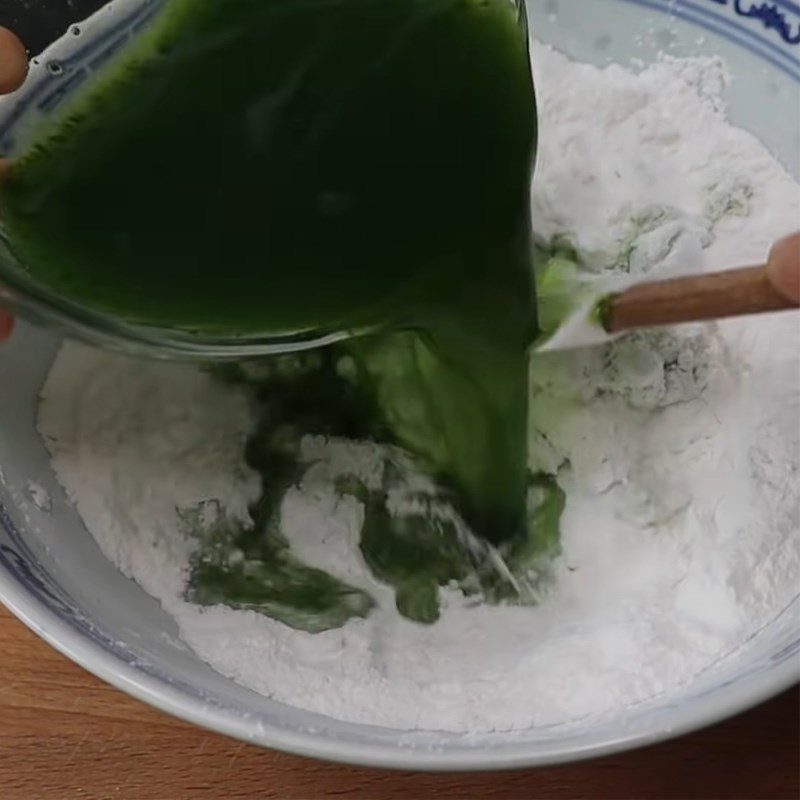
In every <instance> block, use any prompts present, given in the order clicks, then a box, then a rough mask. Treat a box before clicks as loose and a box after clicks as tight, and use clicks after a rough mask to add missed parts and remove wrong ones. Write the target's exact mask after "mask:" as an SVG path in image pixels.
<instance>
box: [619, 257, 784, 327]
mask: <svg viewBox="0 0 800 800" xmlns="http://www.w3.org/2000/svg"><path fill="white" fill-rule="evenodd" d="M797 307H798V304H797V303H795V302H792V301H791V300H789V299H788V298H787V297H785V296H784V295H783V294H781V293H780V292H779V291H778V290H777V289H776V288H775V286H774V285H773V284H772V282H771V281H770V279H769V277H768V276H767V268H766V266H764V265H762V266H758V267H743V268H741V269H733V270H728V271H726V272H714V273H710V274H707V275H692V276H690V277H686V278H673V279H671V280H665V281H654V282H652V283H644V284H641V285H639V286H634V287H633V288H632V289H628V290H627V291H625V292H621V293H620V294H617V295H614V296H613V297H611V298H609V300H608V303H607V306H606V310H605V311H606V313H605V317H604V320H603V322H604V325H605V328H606V330H607V331H608V332H609V333H619V332H622V331H628V330H632V329H634V328H648V327H654V326H657V325H674V324H677V323H680V322H702V321H704V320H711V319H723V318H725V317H738V316H742V315H745V314H761V313H764V312H767V311H784V310H787V309H792V308H797Z"/></svg>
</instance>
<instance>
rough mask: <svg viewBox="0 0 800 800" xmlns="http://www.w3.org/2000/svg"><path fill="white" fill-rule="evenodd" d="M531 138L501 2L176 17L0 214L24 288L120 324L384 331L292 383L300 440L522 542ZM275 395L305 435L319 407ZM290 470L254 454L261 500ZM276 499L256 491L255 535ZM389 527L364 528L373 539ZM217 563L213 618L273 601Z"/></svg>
mask: <svg viewBox="0 0 800 800" xmlns="http://www.w3.org/2000/svg"><path fill="white" fill-rule="evenodd" d="M535 142H536V111H535V100H534V92H533V86H532V81H531V75H530V66H529V59H528V52H527V35H526V33H525V31H524V30H523V28H522V26H521V25H520V22H519V19H518V12H517V10H516V8H515V6H514V5H512V4H511V3H509V2H506V0H167V1H166V2H165V3H164V5H163V7H162V9H161V10H160V11H159V13H158V15H157V17H156V19H155V21H154V22H153V23H151V25H150V27H149V28H148V29H147V30H146V31H145V32H143V33H141V34H140V35H139V36H138V38H137V39H136V40H135V41H134V42H133V43H132V44H130V45H129V46H128V47H127V48H126V50H125V51H124V53H123V54H122V55H121V56H119V57H118V58H117V59H116V60H115V61H114V62H113V63H112V65H111V66H109V67H107V68H105V69H104V70H103V71H102V72H101V74H100V75H99V76H98V77H96V78H95V79H94V80H93V81H92V82H91V83H90V84H89V85H88V86H86V87H83V88H82V89H81V90H79V91H78V93H77V94H76V96H75V97H74V98H72V99H71V100H70V101H69V102H68V103H67V104H65V106H64V108H63V109H61V110H59V112H58V113H56V114H55V115H54V116H53V117H52V118H51V119H50V120H49V121H48V122H47V123H46V124H45V125H43V127H42V129H41V130H40V131H38V132H37V135H36V136H35V137H34V138H33V140H32V141H31V143H30V145H29V146H28V147H27V149H26V151H25V152H23V153H20V154H17V155H16V156H15V159H14V161H13V164H12V167H11V170H10V172H9V174H8V177H7V181H6V182H5V184H4V187H3V191H2V193H0V212H1V213H2V216H3V219H4V224H5V228H6V231H7V233H8V236H9V238H10V241H11V244H12V248H13V250H14V251H15V253H16V255H17V256H18V258H19V261H20V262H21V263H22V264H24V265H25V268H26V270H27V271H28V273H29V276H30V278H31V279H33V280H34V281H36V282H37V283H38V284H39V285H40V286H42V287H44V288H46V289H47V290H48V291H51V292H53V293H56V294H58V295H59V296H61V297H64V298H67V299H68V300H70V301H72V302H74V303H77V304H79V305H81V306H84V307H87V308H91V309H93V310H95V311H101V312H104V313H106V314H109V315H112V316H114V317H116V318H120V319H123V320H126V321H130V322H135V323H138V324H144V325H151V326H157V327H162V328H163V327H168V328H173V329H181V330H187V331H200V332H203V333H205V334H213V335H219V336H225V335H231V336H244V335H251V334H259V335H263V334H271V333H274V334H278V333H289V332H291V333H298V332H328V331H354V332H364V331H370V334H369V335H361V336H358V337H354V338H351V339H349V340H348V341H347V342H345V343H344V344H341V345H337V346H336V347H335V348H332V349H331V351H330V352H329V353H328V354H327V355H326V359H327V360H326V364H327V366H326V367H325V368H324V369H323V368H322V366H319V368H317V369H315V370H311V373H312V376H311V377H308V376H307V375H305V374H304V377H303V380H302V381H301V383H300V385H304V384H303V382H306V383H308V382H309V381H310V382H311V384H312V385H311V386H310V387H309V386H306V389H307V390H313V392H314V393H315V394H314V395H313V402H312V403H311V404H312V405H313V413H311V412H310V411H309V413H308V414H306V419H305V423H306V424H308V425H309V426H310V427H311V428H313V427H314V425H312V424H311V421H309V419H308V418H309V417H313V419H314V424H315V425H316V427H317V428H322V432H328V433H330V434H331V435H353V436H356V435H358V436H366V437H369V438H372V439H375V440H377V441H382V442H387V443H391V444H396V445H400V446H401V447H403V448H405V449H406V450H407V451H409V452H410V453H411V454H413V456H414V457H415V459H416V461H417V463H418V464H419V466H420V467H421V468H422V469H423V470H425V471H426V472H428V473H429V474H430V475H432V476H433V477H434V478H435V479H436V480H437V482H438V483H439V485H440V486H441V487H442V489H443V491H445V492H448V493H449V494H450V495H451V496H452V497H453V498H454V500H453V502H454V504H455V505H456V506H457V508H458V510H459V513H460V514H461V515H462V516H463V518H464V519H465V520H466V522H467V523H468V524H469V526H470V527H471V528H472V529H473V530H474V531H475V532H476V533H477V534H479V535H480V536H481V537H484V538H485V539H486V540H488V541H490V542H492V543H494V544H497V545H500V544H504V543H508V542H513V541H517V542H522V541H524V542H526V543H527V544H526V547H527V546H529V545H530V542H531V541H535V540H536V536H537V532H536V531H533V533H532V532H531V529H530V524H529V523H530V518H529V515H528V513H527V511H528V510H527V506H526V503H527V500H526V498H527V496H528V493H529V488H530V478H529V476H528V474H527V467H526V465H527V458H526V438H527V437H526V430H527V409H528V395H527V384H528V355H527V349H528V347H529V345H530V343H531V341H532V339H533V337H534V335H535V333H536V331H537V320H536V306H535V292H534V287H533V278H532V274H531V266H530V231H529V225H530V209H529V182H530V175H531V169H532V164H533V159H534V154H535V146H536V145H535ZM320 363H321V362H320ZM331 364H335V365H337V368H336V369H332V368H331V366H330V365H331ZM337 370H338V371H337ZM343 372H344V373H346V377H345V378H343V377H342V375H343ZM272 389H273V390H274V391H276V392H278V393H279V394H280V393H281V392H283V396H284V398H291V400H292V403H294V408H290V407H289V406H290V405H291V404H288V405H287V402H285V401H284V402H283V408H284V412H285V414H286V415H287V416H288V417H291V419H290V422H291V424H292V426H293V430H295V431H296V432H298V433H303V429H302V425H303V419H304V418H303V413H300V412H298V410H297V406H298V405H303V402H305V401H306V400H307V399H308V398H307V397H306V396H305V395H304V394H303V393H302V392H298V391H297V386H296V385H291V386H286V385H284V386H278V387H276V386H273V387H272ZM306 404H307V403H306ZM287 408H288V409H289V410H288V411H287V410H286V409H287ZM320 420H322V422H320ZM274 421H275V417H274V409H273V420H272V423H269V422H268V423H265V424H274ZM309 430H310V429H309ZM273 455H274V454H273ZM284 456H285V457H284V458H283V460H281V458H277V459H275V458H272V457H270V458H266V459H262V460H263V461H264V462H265V463H264V464H262V467H263V469H262V471H263V473H264V484H265V487H269V486H270V485H272V486H282V485H285V484H286V483H287V482H290V481H291V480H296V479H297V475H296V472H297V468H296V467H297V465H296V461H293V459H292V457H291V456H290V455H286V454H284ZM277 462H281V463H277ZM353 491H355V492H358V491H360V489H358V487H355V488H354V489H353ZM362 499H364V501H365V503H366V504H367V507H368V508H378V507H379V506H380V498H370V497H366V496H365V497H363V498H362ZM279 500H280V498H279V496H278V494H277V493H276V492H272V493H271V492H270V490H268V489H265V498H264V500H263V502H262V503H261V505H260V508H259V509H255V510H254V518H256V523H257V524H256V525H255V529H258V528H259V526H260V527H261V528H263V527H264V526H267V527H269V525H271V524H273V523H271V522H269V520H271V519H273V517H274V514H273V511H274V507H275V505H276V504H277V503H279ZM370 503H371V505H370ZM270 504H271V505H270ZM385 517H386V515H385V514H381V513H377V512H376V513H375V514H367V528H368V529H369V530H365V535H366V538H367V539H369V538H370V537H369V535H367V534H371V533H372V532H374V531H375V530H378V529H380V528H384V529H386V528H391V527H392V526H394V527H395V528H396V527H397V524H396V522H393V521H392V520H391V519H389V518H388V517H386V518H385ZM387 520H388V521H387ZM259 521H260V522H259ZM261 533H262V534H263V530H262V531H261ZM228 534H230V535H231V536H233V535H234V534H232V533H230V532H228ZM236 535H238V534H236ZM387 535H388V534H387ZM223 538H224V537H223ZM262 539H263V536H262ZM551 540H552V533H551V531H545V532H543V533H542V534H541V541H542V542H550V541H551ZM262 544H263V541H262ZM259 546H260V545H259ZM264 547H266V550H264V549H263V548H264ZM534 549H535V548H534ZM217 550H219V548H217ZM284 550H285V548H284ZM281 552H283V550H281V547H279V546H278V545H275V546H274V547H273V545H272V544H270V545H269V546H267V545H263V547H262V551H260V555H259V558H260V559H261V561H262V562H263V563H265V564H268V563H269V562H270V559H272V562H273V563H277V561H276V558H277V555H276V554H278V553H281ZM418 560H419V559H418ZM376 563H377V562H376ZM212 564H216V567H215V569H216V572H214V570H212V569H211V567H210V566H209V565H212ZM206 566H209V569H208V570H206V572H205V573H203V571H202V570H199V572H198V576H199V577H198V579H197V582H198V584H203V585H205V586H206V587H207V588H209V591H208V592H207V593H206V595H205V596H206V600H207V601H208V602H229V603H230V604H234V605H235V604H240V605H247V604H248V602H247V601H248V598H249V599H250V601H252V602H250V606H257V605H258V604H259V603H260V602H261V601H259V600H258V599H257V598H258V597H260V596H262V595H264V592H266V593H267V594H269V593H270V591H272V590H271V589H269V588H268V584H269V581H266V579H265V576H264V575H263V574H261V573H258V570H255V572H256V573H258V574H259V575H260V577H255V578H254V577H253V576H252V575H250V576H249V578H248V580H246V581H243V578H242V580H239V578H241V577H242V576H238V578H237V579H236V581H234V582H237V581H238V582H237V586H238V588H236V589H235V590H234V587H233V585H232V583H230V581H233V578H231V575H230V571H229V572H228V573H227V577H228V578H229V579H230V581H229V585H228V586H227V588H225V586H224V584H225V581H223V580H222V578H223V577H225V574H226V573H225V566H224V564H222V562H219V561H214V559H210V560H207V562H206ZM375 569H376V570H377V571H378V572H381V571H383V573H385V574H389V573H390V572H392V570H391V569H390V568H389V567H386V566H385V565H384V567H378V566H376V567H375ZM420 570H421V571H422V572H424V569H423V568H422V567H420ZM455 571H456V572H457V571H458V570H455ZM452 572H453V570H450V572H448V570H447V569H440V570H438V571H436V573H437V577H436V583H437V584H438V585H441V584H443V583H445V582H447V581H448V580H450V579H451V578H452V577H453V576H452V575H451V574H450V573H452ZM276 574H277V572H274V575H276ZM234 577H235V576H234ZM284 577H285V578H286V580H285V581H284V584H285V585H289V586H296V585H297V582H298V581H300V583H302V581H301V580H300V578H299V577H298V575H294V574H293V575H289V576H288V577H287V576H284ZM306 577H307V578H308V577H309V576H308V575H307V576H306ZM309 579H310V578H309ZM276 580H277V579H276ZM242 581H243V582H242ZM404 582H405V584H408V583H409V580H405V579H404ZM422 582H423V583H425V585H426V587H427V588H426V589H425V591H427V592H428V593H429V594H430V588H431V585H432V584H431V581H430V580H428V581H427V582H426V581H425V580H423V581H422ZM278 583H280V581H278ZM312 583H313V581H312ZM284 584H281V585H284ZM276 585H277V584H276ZM257 586H260V587H261V588H260V589H259V591H256V589H255V588H254V587H257ZM265 586H266V587H267V588H266V589H265V588H264V587H265ZM215 587H216V589H215ZM284 588H285V586H284ZM317 588H320V587H317ZM328 589H329V590H330V591H331V592H332V593H333V595H336V591H337V589H336V587H332V586H329V587H328ZM276 591H277V590H276ZM259 592H261V594H260V595H259ZM200 594H202V592H200ZM312 594H313V592H312ZM324 594H325V593H324V592H323V591H322V589H321V588H320V592H319V595H320V596H322V595H324ZM345 594H347V592H345ZM234 595H235V597H234ZM273 595H274V592H273ZM254 598H255V599H254ZM351 599H352V598H351ZM262 600H263V597H262ZM268 605H269V603H262V606H263V607H264V608H266V607H267V606H268ZM356 605H357V606H358V604H356ZM359 608H361V609H362V610H364V609H363V607H362V606H359ZM276 616H280V614H276ZM417 616H425V614H418V615H417ZM428 616H430V615H428Z"/></svg>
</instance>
